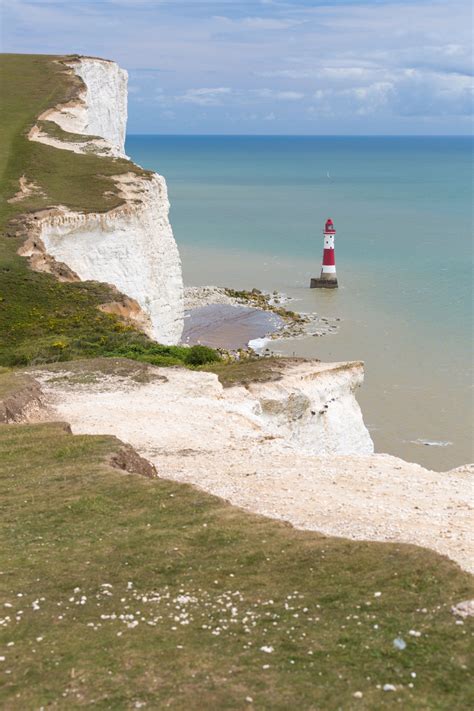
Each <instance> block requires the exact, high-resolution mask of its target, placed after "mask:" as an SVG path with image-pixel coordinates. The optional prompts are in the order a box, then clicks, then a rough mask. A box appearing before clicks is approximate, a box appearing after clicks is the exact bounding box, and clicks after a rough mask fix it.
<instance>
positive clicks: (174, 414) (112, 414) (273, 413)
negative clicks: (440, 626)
mask: <svg viewBox="0 0 474 711" xmlns="http://www.w3.org/2000/svg"><path fill="white" fill-rule="evenodd" d="M69 367H70V366H69V365H68V364H67V363H65V364H64V366H63V368H64V371H66V372H65V377H61V378H58V371H57V369H56V368H54V369H52V370H51V371H49V372H48V370H47V366H46V367H45V368H42V369H41V370H40V371H38V370H34V371H33V373H32V374H33V375H34V376H35V378H37V379H38V380H39V381H40V383H41V386H42V390H43V392H44V395H45V405H47V406H48V408H49V413H48V414H47V417H48V418H51V417H52V418H55V419H57V418H59V419H62V420H66V421H67V422H69V423H70V424H71V427H72V431H73V432H74V433H76V434H112V435H115V436H117V437H119V439H121V440H123V441H125V442H128V443H129V444H131V445H133V446H134V447H135V448H136V450H137V451H138V452H139V453H140V454H141V455H142V456H144V457H146V458H147V459H148V460H150V461H151V462H153V464H154V465H155V466H156V468H157V470H158V472H159V473H160V476H161V477H165V478H168V479H174V480H176V481H180V482H187V483H190V484H193V485H195V486H198V487H200V488H202V489H204V490H206V491H208V492H210V493H212V494H215V495H217V496H221V497H222V498H224V499H226V500H228V501H230V502H231V503H233V504H235V505H237V506H242V507H244V508H247V509H249V510H251V511H254V512H256V513H260V514H263V515H265V516H271V517H275V518H281V519H285V520H287V521H290V522H291V523H293V525H295V526H297V527H298V528H306V529H312V530H317V531H321V532H322V533H324V534H326V535H338V536H346V537H349V538H354V539H358V540H367V539H369V540H378V541H400V542H405V543H415V544H418V545H423V546H427V547H429V548H433V549H434V550H436V551H438V552H440V553H442V554H444V555H448V556H450V557H451V558H452V559H453V560H456V561H457V562H458V563H459V564H460V565H462V566H463V567H464V568H465V569H467V570H472V569H473V560H472V545H473V542H472V531H473V529H472V513H471V488H472V487H470V478H469V477H470V476H471V475H470V474H469V471H468V470H467V468H466V471H464V470H459V471H453V472H450V473H449V474H448V475H447V474H441V473H439V472H430V471H428V470H426V469H424V468H423V467H420V466H419V465H418V464H411V463H409V462H404V461H403V460H401V459H398V458H396V457H391V456H389V455H387V454H373V444H372V441H371V439H370V435H369V433H368V431H367V429H366V428H365V426H364V423H363V420H362V415H361V412H360V408H359V405H358V404H357V401H356V399H355V396H354V391H355V389H356V388H357V387H358V386H359V385H360V384H361V382H362V379H363V365H362V363H358V362H355V363H317V362H314V361H313V362H311V361H307V362H305V361H290V362H283V363H282V364H280V377H279V379H277V380H273V381H269V382H255V383H251V384H249V385H248V386H247V387H241V386H237V387H231V388H223V387H222V385H221V384H220V383H219V382H218V380H217V377H216V376H215V375H213V374H212V373H204V372H195V371H190V370H186V369H182V368H172V369H169V368H153V367H152V366H145V367H146V372H147V374H148V377H144V378H143V377H141V378H137V380H133V379H131V378H130V379H127V378H126V377H123V373H122V372H120V371H119V372H118V373H117V375H112V374H111V373H110V368H107V374H105V375H104V374H101V369H100V368H101V366H100V363H99V366H98V373H97V378H95V379H94V381H93V382H87V383H85V384H83V383H78V382H77V380H74V372H71V373H70V376H68V373H67V371H68V368H69ZM129 367H130V368H131V371H132V372H133V369H141V368H143V367H144V366H143V365H142V364H140V365H133V364H130V366H129ZM88 372H89V371H88ZM139 372H141V373H142V375H143V371H140V370H139ZM69 377H70V380H69V381H68V378H69Z"/></svg>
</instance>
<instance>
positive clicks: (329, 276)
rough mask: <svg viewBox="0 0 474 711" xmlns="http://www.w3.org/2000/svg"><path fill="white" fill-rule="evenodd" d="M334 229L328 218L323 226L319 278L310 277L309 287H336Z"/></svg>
mask: <svg viewBox="0 0 474 711" xmlns="http://www.w3.org/2000/svg"><path fill="white" fill-rule="evenodd" d="M335 234H336V230H335V228H334V223H333V221H332V220H331V218H329V219H328V220H326V224H325V226H324V248H323V263H322V265H321V274H320V277H319V279H316V278H312V279H311V283H310V287H311V289H337V276H336V258H335V252H334V236H335Z"/></svg>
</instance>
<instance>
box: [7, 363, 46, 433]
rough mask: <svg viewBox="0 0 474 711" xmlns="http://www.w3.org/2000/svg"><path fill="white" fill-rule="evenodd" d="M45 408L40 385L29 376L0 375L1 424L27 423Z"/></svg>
mask: <svg viewBox="0 0 474 711" xmlns="http://www.w3.org/2000/svg"><path fill="white" fill-rule="evenodd" d="M44 408H45V405H44V398H43V393H42V391H41V387H40V385H39V383H38V382H37V381H36V380H34V379H33V378H31V377H29V376H27V375H19V374H16V373H8V372H7V373H4V374H2V375H0V423H2V424H9V423H11V422H26V421H27V420H28V419H29V418H30V417H31V416H32V415H34V414H38V412H39V411H40V410H42V409H44Z"/></svg>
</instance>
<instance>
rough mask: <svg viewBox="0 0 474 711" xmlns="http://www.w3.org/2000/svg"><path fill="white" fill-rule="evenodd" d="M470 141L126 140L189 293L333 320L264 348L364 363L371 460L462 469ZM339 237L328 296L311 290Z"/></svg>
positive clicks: (467, 451) (361, 394)
mask: <svg viewBox="0 0 474 711" xmlns="http://www.w3.org/2000/svg"><path fill="white" fill-rule="evenodd" d="M473 147H474V141H473V138H472V137H444V136H443V137H436V136H430V137H424V136H412V137H383V136H377V137H342V136H337V137H328V136H317V137H316V136H314V137H313V136H160V135H156V136H155V135H146V136H144V135H141V136H128V138H127V144H126V151H127V154H128V155H129V156H130V157H131V158H132V159H133V160H134V161H136V162H137V163H139V164H140V165H142V166H144V167H145V168H149V169H152V170H154V171H156V172H158V173H160V174H162V175H164V176H165V177H166V180H167V184H168V191H169V198H170V202H171V212H170V217H171V222H172V226H173V231H174V234H175V237H176V240H177V242H178V246H179V249H180V252H181V257H182V261H183V273H184V280H185V283H186V284H187V285H197V286H199V285H206V284H214V285H222V286H231V287H234V288H245V289H251V288H253V287H257V288H260V289H262V290H268V291H273V290H277V291H279V292H283V293H285V294H287V295H288V296H289V297H291V299H292V301H291V302H290V308H292V309H294V310H298V311H303V312H305V311H306V312H317V313H318V314H320V315H321V316H331V317H337V318H340V319H341V321H340V324H339V325H340V328H339V331H338V332H337V333H336V334H334V335H327V336H324V337H315V336H308V337H305V338H303V339H292V340H286V341H273V342H272V343H271V349H272V350H273V351H274V352H275V353H282V354H285V355H296V356H304V357H312V358H319V359H320V360H324V361H341V360H363V361H364V362H365V372H366V375H365V382H364V385H363V386H362V388H361V389H360V390H359V391H358V393H357V398H358V401H359V403H360V405H361V408H362V411H363V415H364V420H365V422H366V425H367V427H368V428H369V430H370V433H371V435H372V438H373V440H374V443H375V448H376V451H378V452H387V453H389V454H393V455H396V456H400V457H402V458H404V459H407V460H410V461H415V462H418V463H420V464H422V465H423V466H426V467H428V468H431V469H434V470H437V471H445V470H448V469H450V468H453V467H456V466H459V465H462V464H465V463H467V462H469V461H472V459H473V452H472V423H473V392H472V261H473V249H472V246H473V245H472V233H473V229H472V228H473V211H472V208H473V199H472V195H473V193H472V187H473V162H472V158H473ZM328 217H331V218H332V220H333V221H334V225H335V228H336V239H335V243H336V264H337V276H338V280H339V288H338V289H337V290H320V289H309V282H310V278H311V277H314V276H318V275H319V272H320V264H321V255H322V244H323V243H322V230H323V226H324V223H325V220H326V219H327V218H328Z"/></svg>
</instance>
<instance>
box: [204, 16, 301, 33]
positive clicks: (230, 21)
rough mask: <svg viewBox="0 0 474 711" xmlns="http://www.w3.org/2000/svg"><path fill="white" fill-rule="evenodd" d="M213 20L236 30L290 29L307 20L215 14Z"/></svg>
mask: <svg viewBox="0 0 474 711" xmlns="http://www.w3.org/2000/svg"><path fill="white" fill-rule="evenodd" d="M212 19H213V20H216V21H218V22H219V23H221V24H223V25H225V26H226V27H228V28H229V29H231V28H232V29H236V30H239V29H240V30H288V29H290V28H291V27H296V26H297V25H301V24H303V23H304V22H305V20H299V19H292V18H280V17H242V18H237V19H234V18H231V17H225V16H222V15H214V17H213V18H212Z"/></svg>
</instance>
